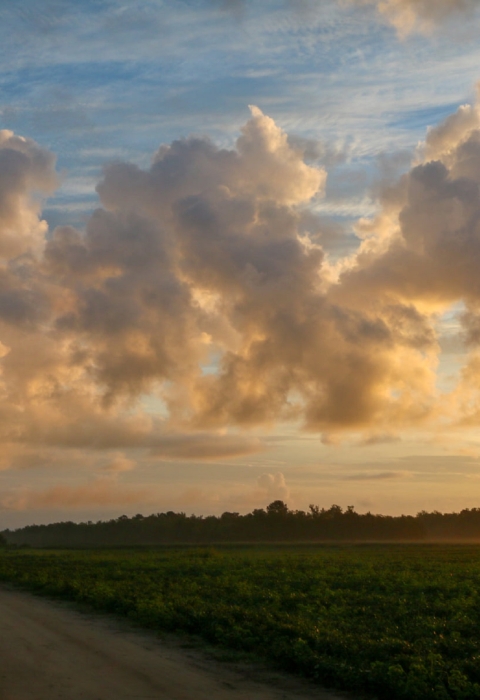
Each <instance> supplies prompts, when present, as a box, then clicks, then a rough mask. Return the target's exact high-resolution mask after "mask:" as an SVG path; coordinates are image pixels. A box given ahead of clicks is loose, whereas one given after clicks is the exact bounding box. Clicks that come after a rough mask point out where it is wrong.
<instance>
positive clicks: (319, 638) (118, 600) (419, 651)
mask: <svg viewBox="0 0 480 700" xmlns="http://www.w3.org/2000/svg"><path fill="white" fill-rule="evenodd" d="M0 580H2V581H4V582H10V583H13V584H16V585H20V586H22V587H24V588H27V589H29V590H32V591H34V592H37V593H42V594H46V595H53V596H59V597H63V598H67V599H69V600H72V601H77V602H81V603H88V604H90V605H91V606H93V607H94V608H96V609H98V610H103V611H111V612H115V613H119V614H122V615H126V616H128V617H129V618H131V619H133V620H135V621H137V622H138V623H139V624H141V625H143V626H145V627H149V628H153V629H156V630H159V631H173V632H182V633H188V634H193V635H198V636H199V637H201V638H202V639H204V640H205V641H207V642H209V643H211V644H215V645H218V646H221V647H223V648H227V649H232V650H239V651H243V652H250V653H252V654H254V655H255V656H256V657H257V658H263V659H264V660H266V661H267V662H270V663H273V664H275V665H277V666H279V667H281V668H283V669H288V670H290V671H292V672H295V673H299V674H302V675H304V676H308V677H310V678H312V679H314V680H316V681H318V682H319V683H320V684H322V685H326V686H329V687H333V688H338V689H346V690H351V691H354V692H356V693H366V694H367V695H371V696H376V697H377V698H380V699H382V698H388V699H391V700H394V699H402V700H406V699H407V698H408V700H446V699H449V698H453V699H455V700H473V699H474V698H480V549H479V548H478V547H475V546H466V545H462V546H452V545H448V546H447V545H421V544H420V545H375V546H373V545H372V546H370V545H356V546H348V545H337V546H318V547H314V546H311V545H310V546H303V547H302V546H297V547H295V548H293V547H292V546H280V545H277V546H273V545H272V546H268V547H267V546H263V547H262V546H243V547H240V546H237V547H232V546H228V547H227V546H224V547H218V548H217V549H215V550H213V549H204V548H198V547H164V548H158V549H155V550H152V549H150V550H146V549H144V550H131V549H130V550H128V549H126V550H118V549H117V550H114V551H113V550H100V549H97V550H94V551H46V550H29V549H15V548H7V549H4V550H2V552H1V554H0Z"/></svg>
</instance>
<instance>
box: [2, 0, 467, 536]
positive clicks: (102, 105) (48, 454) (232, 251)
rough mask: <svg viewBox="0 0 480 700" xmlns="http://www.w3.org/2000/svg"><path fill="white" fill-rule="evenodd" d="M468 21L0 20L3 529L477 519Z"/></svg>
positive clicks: (95, 9) (269, 13) (51, 4)
mask: <svg viewBox="0 0 480 700" xmlns="http://www.w3.org/2000/svg"><path fill="white" fill-rule="evenodd" d="M477 4H478V3H477V2H476V1H475V0H431V1H430V0H383V1H380V0H378V1H377V0H326V1H325V2H317V1H315V0H290V1H288V0H265V1H264V2H261V3H258V2H253V0H252V1H250V0H230V1H228V0H182V1H179V2H174V3H169V2H162V1H161V0H151V1H149V2H147V1H145V2H143V1H139V2H126V3H121V2H117V1H115V2H114V1H113V0H102V1H100V2H99V1H98V0H95V2H93V0H92V2H89V1H88V0H85V1H83V0H81V1H80V2H73V1H72V2H71V1H70V0H51V1H47V0H46V1H44V2H42V0H40V1H38V0H37V1H36V2H33V1H31V0H4V2H2V5H1V8H0V47H1V48H0V52H1V56H2V61H1V66H2V70H1V73H0V129H1V130H3V131H0V439H1V441H2V449H1V451H0V529H2V528H5V527H17V526H21V525H24V524H28V523H33V522H37V523H40V522H50V521H55V520H82V519H92V520H96V519H100V518H102V519H104V518H109V517H114V516H118V515H120V514H121V513H127V514H134V513H137V512H141V513H144V514H147V513H151V512H157V511H163V510H177V511H178V510H182V511H185V512H187V513H192V512H194V513H197V514H207V513H221V512H223V511H225V510H229V511H239V512H247V511H250V510H252V509H253V508H258V507H264V506H266V505H267V504H268V503H269V502H271V501H272V500H274V499H276V498H281V499H283V500H285V501H286V502H287V503H288V505H289V506H290V507H292V508H299V509H306V508H307V507H308V505H309V504H310V503H315V504H318V505H320V506H321V507H322V506H324V507H329V506H330V505H331V504H332V503H337V504H339V505H341V506H343V507H346V506H347V505H355V507H356V508H357V510H358V511H360V512H365V511H368V510H372V511H374V512H382V513H392V514H393V513H401V512H404V513H416V512H417V511H419V510H422V509H426V510H434V509H438V510H442V511H446V510H460V509H462V508H466V507H478V506H479V505H480V436H479V433H478V428H479V424H480V353H479V347H478V346H479V343H480V285H479V282H478V280H479V279H480V275H479V272H480V223H479V222H480V194H479V186H480V107H479V102H478V97H477V87H476V86H477V82H478V81H479V80H480V45H479V43H478V32H479V29H480V10H479V9H477Z"/></svg>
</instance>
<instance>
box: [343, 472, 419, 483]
mask: <svg viewBox="0 0 480 700" xmlns="http://www.w3.org/2000/svg"><path fill="white" fill-rule="evenodd" d="M411 476H412V473H411V472H407V471H391V472H361V473H359V474H350V475H349V476H346V477H345V480H346V481H390V480H391V479H408V478H410V477H411Z"/></svg>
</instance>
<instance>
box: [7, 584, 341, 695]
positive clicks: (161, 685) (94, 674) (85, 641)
mask: <svg viewBox="0 0 480 700" xmlns="http://www.w3.org/2000/svg"><path fill="white" fill-rule="evenodd" d="M341 697H342V696H341V695H337V694H334V693H330V692H327V691H321V690H317V689H316V688H314V687H313V686H311V685H310V684H307V683H303V682H302V681H301V680H298V681H297V680H296V679H293V678H290V677H288V676H283V675H282V674H277V673H275V672H271V671H266V670H262V669H259V668H256V667H251V666H248V665H246V664H228V663H221V662H219V661H217V660H215V659H214V658H211V655H210V656H209V655H207V654H205V653H204V652H201V651H199V650H197V649H194V648H192V649H188V648H182V645H181V643H180V642H179V641H176V640H168V639H167V638H165V639H159V638H158V637H156V636H155V634H153V633H149V632H143V631H139V630H138V629H137V628H134V627H133V626H130V625H129V624H128V623H127V622H125V623H123V622H121V621H118V620H117V619H114V618H109V617H108V616H102V615H96V614H92V613H85V612H79V611H77V610H75V609H73V608H72V606H70V605H68V604H64V603H59V602H52V601H50V600H46V599H44V598H38V597H35V596H33V595H30V594H28V593H24V592H19V591H15V590H11V589H9V588H4V587H2V588H0V698H1V700H127V699H128V700H134V699H135V700H339V699H340V698H341ZM343 697H344V696H343Z"/></svg>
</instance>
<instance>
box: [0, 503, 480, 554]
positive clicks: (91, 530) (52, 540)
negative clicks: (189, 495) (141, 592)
mask: <svg viewBox="0 0 480 700" xmlns="http://www.w3.org/2000/svg"><path fill="white" fill-rule="evenodd" d="M2 535H3V538H2ZM2 539H3V541H4V542H6V543H7V544H9V545H16V546H22V545H23V546H25V545H28V546H31V547H112V546H136V545H143V546H148V545H150V546H152V545H153V546H154V545H164V544H213V543H222V542H225V543H228V542H323V541H325V542H328V541H334V542H337V541H339V542H341V541H364V542H368V541H377V542H381V541H422V540H424V541H430V540H468V539H470V540H472V539H480V508H472V509H470V510H469V509H466V510H462V511H461V512H460V513H440V512H438V511H434V512H433V513H427V512H426V511H422V512H420V513H418V514H417V515H416V516H411V515H400V516H390V515H375V514H373V513H365V514H360V513H357V512H356V511H355V508H354V507H353V506H348V507H347V508H346V509H345V510H343V509H342V508H341V507H340V506H338V505H332V506H331V507H330V508H328V509H325V508H319V507H318V506H315V505H311V506H310V507H309V510H308V511H306V512H305V511H302V510H290V509H289V508H288V506H287V505H286V504H285V503H284V502H283V501H274V502H273V503H270V505H269V506H267V508H266V509H256V510H253V511H252V512H251V513H247V514H246V515H240V514H239V513H230V512H226V513H223V514H222V515H220V516H215V515H209V516H206V517H204V516H196V515H190V516H188V515H186V514H185V513H174V512H173V511H168V512H167V513H156V514H153V515H149V516H143V515H140V514H138V515H135V516H133V517H131V518H129V517H127V516H126V515H121V516H120V517H119V518H115V519H113V520H108V521H101V520H100V521H98V522H96V523H94V522H91V521H88V522H81V523H74V522H71V521H68V522H59V523H52V524H50V525H28V526H27V527H23V528H19V529H17V530H5V531H4V532H3V533H1V534H0V544H1V543H2Z"/></svg>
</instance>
